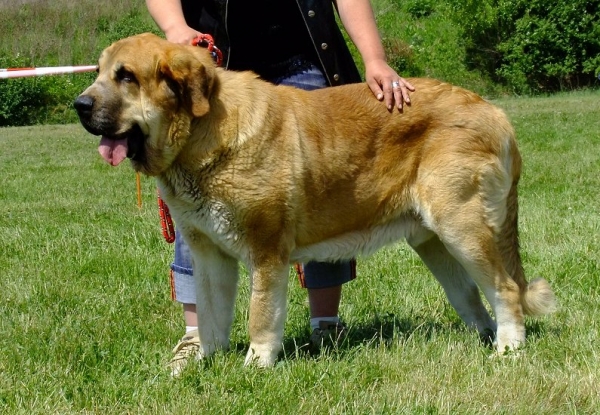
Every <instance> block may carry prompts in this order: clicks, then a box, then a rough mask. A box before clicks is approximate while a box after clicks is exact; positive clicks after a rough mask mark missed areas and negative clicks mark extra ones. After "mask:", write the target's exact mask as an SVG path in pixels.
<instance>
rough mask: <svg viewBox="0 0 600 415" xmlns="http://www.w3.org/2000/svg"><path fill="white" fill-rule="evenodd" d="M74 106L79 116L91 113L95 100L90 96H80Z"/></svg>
mask: <svg viewBox="0 0 600 415" xmlns="http://www.w3.org/2000/svg"><path fill="white" fill-rule="evenodd" d="M73 106H74V107H75V109H76V110H77V112H78V113H79V114H83V113H87V112H90V111H92V107H93V106H94V98H92V97H91V96H89V95H79V96H78V97H77V99H75V102H74V103H73Z"/></svg>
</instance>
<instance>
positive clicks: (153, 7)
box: [146, 0, 201, 45]
mask: <svg viewBox="0 0 600 415" xmlns="http://www.w3.org/2000/svg"><path fill="white" fill-rule="evenodd" d="M146 6H147V7H148V11H149V12H150V14H151V15H152V17H153V19H154V21H155V22H156V24H157V25H158V27H160V30H162V31H163V33H164V34H165V36H166V37H167V40H168V41H169V42H173V43H180V44H182V45H190V44H191V43H192V40H193V39H195V38H196V37H198V36H199V35H201V33H200V32H198V31H197V30H195V29H192V28H191V27H189V26H188V24H187V23H186V21H185V18H184V15H183V10H182V8H181V1H180V0H146Z"/></svg>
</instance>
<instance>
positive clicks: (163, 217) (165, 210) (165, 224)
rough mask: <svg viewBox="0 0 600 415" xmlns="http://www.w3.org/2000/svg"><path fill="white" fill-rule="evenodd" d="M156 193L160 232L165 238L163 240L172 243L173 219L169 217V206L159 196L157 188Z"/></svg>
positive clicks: (173, 235)
mask: <svg viewBox="0 0 600 415" xmlns="http://www.w3.org/2000/svg"><path fill="white" fill-rule="evenodd" d="M156 193H157V194H158V214H159V215H160V227H161V229H162V234H163V237H164V238H165V241H167V243H169V244H172V243H173V242H175V227H174V226H173V219H171V214H170V213H169V207H168V206H167V204H166V203H165V201H164V200H162V198H161V197H160V193H159V192H158V190H157V192H156Z"/></svg>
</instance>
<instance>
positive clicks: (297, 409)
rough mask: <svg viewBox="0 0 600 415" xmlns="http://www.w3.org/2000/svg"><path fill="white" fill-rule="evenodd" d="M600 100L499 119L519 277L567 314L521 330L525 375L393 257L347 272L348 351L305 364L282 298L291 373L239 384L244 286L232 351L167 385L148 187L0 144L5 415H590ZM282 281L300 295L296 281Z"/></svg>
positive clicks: (72, 154) (559, 100) (593, 96)
mask: <svg viewBox="0 0 600 415" xmlns="http://www.w3.org/2000/svg"><path fill="white" fill-rule="evenodd" d="M599 98H600V94H598V93H592V92H589V93H573V94H562V95H558V96H554V97H548V98H535V99H533V98H523V99H505V100H501V101H497V104H498V105H500V106H501V107H503V108H505V109H506V110H507V112H508V114H509V116H510V117H511V119H512V120H513V122H514V125H515V127H516V130H517V133H518V137H519V140H520V145H521V150H522V154H523V159H524V174H523V178H522V182H521V183H522V184H521V187H520V197H521V198H520V201H521V215H520V223H521V241H522V252H523V257H524V262H525V263H524V265H525V269H526V272H527V275H528V277H529V278H530V279H531V278H533V277H534V276H536V275H542V276H544V277H546V278H547V279H548V280H549V281H550V282H551V284H552V285H553V287H554V289H555V291H556V294H557V296H558V299H559V302H560V305H561V308H560V311H559V312H558V313H556V314H555V315H553V316H551V317H546V318H542V319H540V320H527V330H528V344H527V346H526V349H525V353H524V354H523V355H522V356H520V357H518V358H491V357H490V356H491V355H492V352H491V351H490V350H489V349H487V348H485V347H484V346H482V345H481V344H479V342H478V340H477V336H476V335H475V334H474V333H471V332H469V331H467V330H466V328H465V327H464V325H463V324H462V323H461V322H460V320H459V318H458V317H457V315H456V313H455V312H454V311H453V309H452V308H451V307H450V306H449V304H448V303H447V301H446V299H445V297H444V295H443V293H442V290H441V289H440V288H439V286H438V285H437V283H436V282H435V281H434V279H433V278H432V277H431V275H429V273H428V271H427V270H426V269H425V268H424V266H423V265H422V264H421V262H420V260H419V259H418V258H417V257H416V256H415V255H414V254H413V253H412V252H411V251H410V250H409V249H408V248H407V247H406V245H404V244H400V245H397V246H395V247H391V248H388V249H385V250H383V251H380V252H379V253H377V254H375V255H374V256H372V257H370V258H367V259H361V260H360V261H359V277H358V279H357V280H355V281H353V282H352V283H349V284H347V286H346V287H345V289H344V298H343V304H342V315H343V317H344V319H345V321H346V322H347V323H348V324H349V326H350V336H349V339H348V341H347V342H345V343H344V344H342V345H341V346H340V347H339V348H337V349H335V350H329V351H327V352H323V353H321V354H320V355H317V356H311V355H309V354H307V353H306V352H305V351H304V348H302V347H301V346H302V345H303V344H305V343H306V342H307V340H308V336H309V330H308V310H307V305H306V295H305V292H304V291H303V290H302V289H300V288H299V287H298V284H297V283H296V282H295V281H292V283H291V284H290V293H289V299H290V301H289V317H288V320H287V324H286V329H285V344H284V350H285V352H284V355H283V356H282V358H281V360H280V361H279V363H278V364H277V365H276V367H275V368H273V369H269V370H260V369H256V368H244V367H243V360H244V356H245V350H246V348H247V346H248V338H247V330H246V320H247V298H248V279H247V277H246V276H245V274H244V277H243V278H242V282H241V292H240V296H239V299H238V303H237V312H236V313H237V314H236V319H235V323H234V327H233V333H232V344H233V347H232V350H231V351H229V352H222V353H218V354H217V355H216V356H214V357H213V358H210V359H208V361H207V362H205V363H203V364H201V365H199V366H198V367H192V368H190V370H188V371H186V372H185V373H184V376H183V377H182V378H180V379H177V380H173V379H171V378H170V376H169V374H168V372H167V370H166V368H165V363H166V362H167V361H168V360H169V358H170V350H171V348H172V347H173V345H174V343H175V342H176V340H177V339H178V338H179V337H180V336H181V334H182V330H183V319H182V316H181V311H180V308H179V306H178V305H177V304H175V303H173V302H172V301H171V300H170V298H169V284H168V279H167V272H168V264H169V262H170V261H171V257H172V246H170V245H168V244H166V243H165V242H164V241H163V240H162V236H161V233H160V229H159V221H158V216H157V208H156V201H155V186H154V183H153V181H152V180H151V179H143V180H142V185H143V206H142V208H141V209H138V207H137V206H136V194H135V176H134V174H133V172H132V170H131V169H130V168H128V166H126V165H124V166H121V167H118V168H111V167H110V166H108V165H106V164H105V163H104V162H103V161H102V160H101V159H100V157H99V156H98V154H97V152H96V146H97V138H94V137H92V136H90V135H89V134H87V133H86V132H85V131H84V130H83V128H82V127H80V126H79V125H65V126H40V127H20V128H5V129H0V178H1V186H0V203H1V206H2V214H1V215H0V239H1V242H0V270H1V276H2V278H0V304H1V306H0V413H3V414H48V413H60V414H71V413H73V414H75V413H78V414H79V413H101V414H123V413H144V414H145V413H147V414H185V413H190V412H191V413H210V414H242V413H273V414H285V413H299V414H313V413H336V414H341V413H348V414H366V413H373V414H381V413H390V414H391V413H394V414H397V413H406V414H437V413H440V414H443V413H470V414H474V413H486V414H487V413H494V414H509V413H510V414H533V413H544V414H564V413H572V414H575V413H595V412H597V411H598V408H600V397H599V395H598V384H600V363H599V358H600V356H599V355H598V350H599V349H598V347H597V345H598V344H599V342H600V338H599V333H600V329H599V323H598V312H597V309H598V304H599V303H600V292H599V287H600V269H599V268H600V265H599V264H600V255H599V254H598V252H600V218H599V215H598V189H600V175H599V174H598V172H599V171H600V153H599V152H598V146H599V145H600V136H599V133H598V132H599V131H600V119H599V118H598V114H599V113H600V99H599ZM290 278H294V277H293V275H292V274H290Z"/></svg>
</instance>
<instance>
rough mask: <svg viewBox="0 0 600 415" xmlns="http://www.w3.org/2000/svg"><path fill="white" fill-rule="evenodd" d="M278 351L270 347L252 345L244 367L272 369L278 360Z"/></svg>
mask: <svg viewBox="0 0 600 415" xmlns="http://www.w3.org/2000/svg"><path fill="white" fill-rule="evenodd" d="M278 354H279V352H278V350H274V349H273V348H272V347H268V346H258V345H252V344H251V345H250V349H248V353H246V360H245V361H244V366H250V365H253V366H258V367H272V366H274V365H275V361H276V360H277V355H278Z"/></svg>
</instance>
